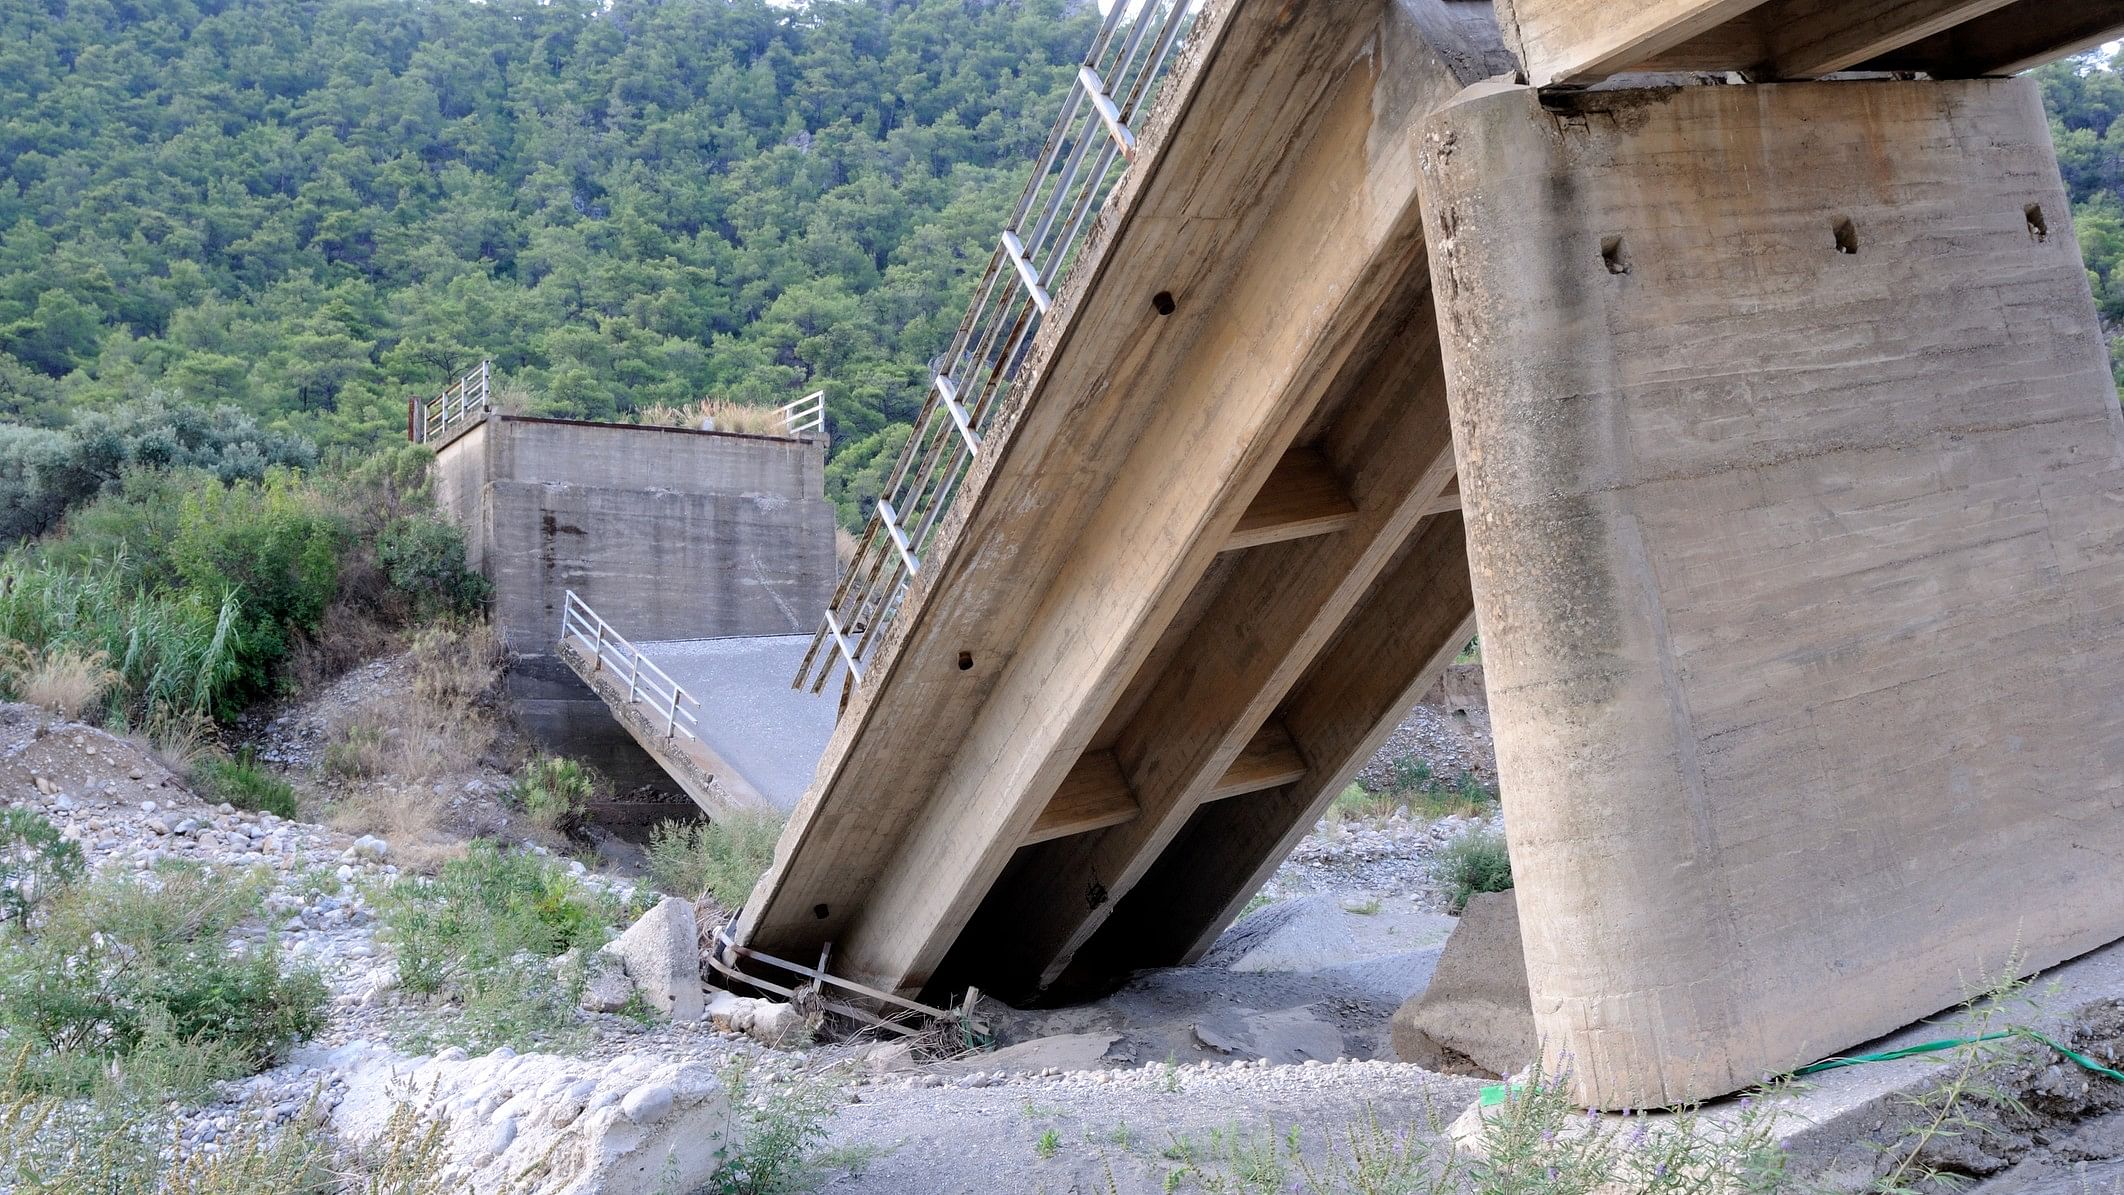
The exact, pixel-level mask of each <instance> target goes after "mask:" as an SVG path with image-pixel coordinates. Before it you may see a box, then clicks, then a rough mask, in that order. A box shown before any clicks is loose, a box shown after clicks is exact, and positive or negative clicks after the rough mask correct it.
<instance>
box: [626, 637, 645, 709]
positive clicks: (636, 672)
mask: <svg viewBox="0 0 2124 1195" xmlns="http://www.w3.org/2000/svg"><path fill="white" fill-rule="evenodd" d="M641 681H642V649H641V648H639V647H637V648H635V649H634V664H633V666H631V667H629V668H628V669H627V704H628V705H633V704H634V703H635V700H636V698H635V694H636V693H637V692H638V691H639V689H640V685H641Z"/></svg>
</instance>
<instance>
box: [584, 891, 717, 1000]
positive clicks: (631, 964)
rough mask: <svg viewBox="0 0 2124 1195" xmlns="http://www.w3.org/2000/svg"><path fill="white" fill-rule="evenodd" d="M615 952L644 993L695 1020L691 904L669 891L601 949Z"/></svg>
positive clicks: (697, 970)
mask: <svg viewBox="0 0 2124 1195" xmlns="http://www.w3.org/2000/svg"><path fill="white" fill-rule="evenodd" d="M604 949H605V950H607V951H610V952H611V953H612V954H614V955H615V956H617V957H618V958H619V960H620V963H621V964H622V965H623V966H624V967H625V968H626V971H627V977H628V978H629V979H632V980H633V981H634V984H635V986H636V987H637V988H639V989H641V993H642V997H643V998H644V999H646V1000H647V1001H648V1002H649V1003H650V1005H651V1006H652V1007H654V1008H657V1009H659V1010H661V1011H662V1012H664V1013H667V1014H669V1015H670V1017H671V1019H672V1020H674V1021H697V1020H699V1019H700V1017H701V1013H702V1011H704V1009H705V1008H706V1007H707V1002H706V1000H705V999H704V998H703V996H702V994H701V957H700V939H699V937H698V931H696V929H695V928H694V923H693V906H692V905H691V904H688V903H687V902H685V901H683V900H680V899H678V898H677V897H675V896H667V897H665V898H664V899H662V900H660V901H658V902H657V904H656V907H655V908H652V909H650V910H649V911H648V912H646V913H644V914H642V917H641V920H639V921H636V922H635V923H634V924H633V925H631V926H629V927H628V929H627V932H626V933H624V934H621V935H620V936H619V939H618V940H617V941H614V942H611V943H609V944H607V945H606V946H605V948H604Z"/></svg>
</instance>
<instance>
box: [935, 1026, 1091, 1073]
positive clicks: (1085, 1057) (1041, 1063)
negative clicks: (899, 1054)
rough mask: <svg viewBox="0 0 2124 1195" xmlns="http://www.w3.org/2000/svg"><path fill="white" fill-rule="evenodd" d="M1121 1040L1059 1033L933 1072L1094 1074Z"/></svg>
mask: <svg viewBox="0 0 2124 1195" xmlns="http://www.w3.org/2000/svg"><path fill="white" fill-rule="evenodd" d="M1120 1040H1121V1035H1120V1034H1118V1033H1058V1034H1054V1035H1052V1036H1049V1037H1036V1038H1034V1039H1033V1040H1031V1041H1021V1042H1019V1043H1018V1044H1017V1045H1014V1046H1005V1047H1004V1048H1002V1049H1000V1050H997V1051H996V1052H995V1053H993V1054H979V1055H976V1056H974V1057H973V1058H970V1059H967V1060H966V1061H964V1062H945V1063H940V1064H938V1065H937V1066H936V1067H934V1068H932V1069H934V1070H936V1071H938V1072H939V1073H942V1074H947V1075H949V1074H960V1073H964V1072H966V1071H969V1070H972V1069H975V1068H980V1069H986V1070H999V1071H1017V1072H1026V1071H1038V1070H1044V1069H1045V1068H1047V1067H1051V1066H1052V1067H1059V1068H1061V1069H1063V1070H1066V1071H1081V1070H1092V1069H1094V1068H1096V1067H1098V1066H1099V1065H1100V1064H1101V1063H1103V1062H1106V1061H1107V1060H1108V1059H1107V1051H1109V1050H1111V1049H1113V1048H1114V1045H1115V1043H1117V1042H1119V1041H1120Z"/></svg>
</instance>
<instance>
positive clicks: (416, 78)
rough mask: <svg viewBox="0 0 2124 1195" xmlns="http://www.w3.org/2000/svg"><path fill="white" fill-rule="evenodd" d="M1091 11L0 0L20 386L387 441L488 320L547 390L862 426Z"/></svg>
mask: <svg viewBox="0 0 2124 1195" xmlns="http://www.w3.org/2000/svg"><path fill="white" fill-rule="evenodd" d="M1097 18H1098V12H1097V9H1096V7H1094V6H1092V5H1087V4H1082V3H1073V2H1071V0H1009V2H1005V3H982V4H968V3H964V2H963V0H847V2H843V3H832V4H814V5H810V6H807V7H803V8H800V9H794V10H793V9H791V8H788V7H786V6H779V5H777V4H774V3H771V2H770V0H617V2H614V3H605V2H604V0H561V2H559V3H550V4H528V3H503V4H472V3H464V2H463V0H410V2H409V3H406V4H394V5H382V6H379V5H375V4H371V3H367V2H365V0H321V2H319V3H312V4H298V5H289V4H283V3H278V2H277V0H230V2H228V3H218V4H214V5H206V6H195V5H193V4H190V3H186V2H184V0H144V2H143V3H139V4H131V5H127V6H125V7H124V12H123V15H122V18H121V17H118V16H112V15H111V14H110V13H109V12H107V11H105V10H104V9H101V8H99V7H97V6H95V5H85V6H84V5H42V4H30V5H22V4H17V5H9V6H4V7H0V176H4V177H6V178H7V179H8V180H9V182H10V184H11V185H10V186H9V187H7V188H5V189H4V191H0V415H7V416H12V417H13V418H15V419H17V420H20V421H25V422H31V423H43V424H47V425H54V424H57V423H58V422H60V421H61V420H62V418H63V416H64V415H65V414H66V413H67V412H69V411H71V410H80V409H104V408H107V407H109V406H112V405H114V404H116V403H118V402H120V401H122V400H123V399H125V398H127V397H130V396H133V395H139V394H146V393H149V392H151V391H157V390H159V391H163V392H167V393H169V394H172V395H182V396H184V397H186V398H188V399H190V400H192V401H196V402H207V403H227V404H230V405H233V406H234V407H236V408H238V409H239V410H242V411H244V412H247V413H249V414H251V415H253V416H254V417H257V418H258V419H259V420H260V421H261V422H262V423H263V424H265V425H266V426H268V427H270V428H274V429H276V430H278V429H287V430H291V431H296V432H301V433H303V434H307V435H310V436H313V437H315V438H316V439H317V440H318V441H319V442H320V443H323V444H325V445H327V446H328V447H330V446H342V445H361V446H366V445H369V444H373V443H376V442H378V441H381V440H382V439H385V438H387V437H389V436H391V435H394V434H397V433H398V432H399V431H400V430H401V429H402V428H403V426H404V421H405V403H406V398H407V397H408V396H409V395H410V394H429V393H433V392H435V391H436V390H438V389H439V388H440V387H441V386H442V385H443V384H444V383H445V381H446V380H447V379H448V378H449V377H450V376H451V375H452V374H453V373H455V372H457V371H461V370H463V369H465V368H468V367H470V366H472V365H474V364H476V363H477V362H478V361H479V360H480V358H481V357H482V356H484V355H492V357H493V359H494V365H495V368H496V370H497V371H498V372H499V373H501V374H503V375H506V376H507V378H508V379H509V380H510V381H511V382H512V383H517V384H520V385H521V387H522V388H523V389H524V391H526V392H527V393H530V394H535V395H538V396H539V398H538V399H536V400H534V401H533V403H532V407H533V412H534V413H542V414H571V415H581V416H591V417H603V418H609V417H613V416H616V415H624V414H626V413H628V412H630V411H631V410H633V409H635V408H636V407H638V406H642V405H648V404H651V403H665V404H682V403H685V402H689V401H692V400H695V399H698V398H701V397H705V396H714V397H720V398H725V399H729V400H733V401H737V402H742V403H746V404H749V405H752V406H765V405H778V404H780V403H783V402H787V401H789V400H790V399H793V398H795V397H797V396H798V395H800V394H803V393H805V392H806V391H807V390H808V389H815V388H818V387H820V386H823V387H825V388H826V390H827V417H828V427H829V430H830V431H831V432H832V433H833V438H834V441H835V442H836V443H838V442H842V441H846V442H850V443H854V442H858V441H862V440H864V439H865V438H866V437H869V436H871V435H873V434H874V433H876V432H878V431H879V430H880V429H882V428H884V427H886V426H888V425H890V424H894V423H903V422H905V421H906V420H907V419H909V418H910V417H911V416H912V414H913V413H914V411H915V409H916V408H917V406H918V405H919V403H920V401H921V398H922V394H923V389H924V386H925V384H926V381H927V378H926V375H925V373H924V368H925V364H926V362H927V361H928V360H929V359H930V357H932V356H933V355H934V354H936V353H938V352H940V351H942V350H943V348H944V346H945V345H946V344H947V343H948V342H949V340H950V335H951V331H952V329H953V328H954V327H955V326H956V324H957V322H958V319H959V315H960V313H961V311H962V310H963V307H964V304H965V301H966V297H967V293H966V292H967V290H968V288H969V285H970V276H971V275H977V274H978V273H979V272H980V271H981V269H982V268H983V267H984V265H985V264H986V261H987V258H988V255H989V252H990V251H991V250H992V249H993V247H994V243H995V236H996V233H997V230H998V229H999V228H1000V227H1001V223H1002V219H1003V217H1004V215H1005V214H1006V213H1007V211H1008V209H1009V205H1010V203H1011V201H1012V200H1013V199H1014V198H1015V197H1016V194H1017V192H1018V190H1019V188H1020V186H1021V185H1022V183H1023V181H1024V178H1025V174H1026V171H1027V169H1028V168H1029V166H1030V163H1031V160H1032V158H1033V155H1034V154H1035V153H1036V152H1037V150H1038V148H1039V146H1040V144H1041V143H1042V140H1043V138H1044V136H1045V133H1046V130H1047V126H1048V124H1049V122H1050V121H1051V120H1052V119H1053V118H1054V114H1055V111H1056V109H1057V107H1058V105H1059V101H1060V98H1061V95H1062V92H1063V89H1064V87H1066V86H1067V84H1068V81H1069V79H1070V77H1071V76H1072V75H1073V74H1074V72H1075V65H1076V61H1077V59H1078V57H1079V56H1080V55H1081V54H1082V53H1083V50H1084V48H1085V46H1086V45H1087V44H1088V43H1089V41H1090V37H1091V31H1092V29H1093V27H1094V23H1095V22H1096V20H1097ZM466 47H478V52H477V53H476V54H470V55H468V54H467V53H466ZM4 472H5V470H4V467H0V474H4Z"/></svg>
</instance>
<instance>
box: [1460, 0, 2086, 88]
mask: <svg viewBox="0 0 2124 1195" xmlns="http://www.w3.org/2000/svg"><path fill="white" fill-rule="evenodd" d="M1500 8H1501V10H1502V11H1503V13H1504V14H1505V15H1504V17H1503V20H1504V23H1505V27H1506V29H1507V37H1508V40H1511V41H1512V43H1513V49H1514V50H1515V52H1517V53H1518V54H1519V56H1520V60H1521V62H1522V63H1523V64H1524V66H1525V69H1526V74H1527V78H1528V81H1529V82H1530V83H1532V84H1534V85H1535V86H1538V87H1546V86H1550V85H1554V84H1566V85H1571V84H1586V83H1596V82H1599V81H1600V80H1602V79H1604V78H1607V77H1609V76H1611V75H1617V74H1623V73H1625V72H1631V71H1739V72H1742V73H1744V74H1747V75H1748V76H1749V77H1751V78H1756V79H1763V80H1771V79H1811V78H1817V77H1819V76H1822V75H1826V74H1831V73H1834V72H1836V71H1842V70H1850V69H1853V68H1861V69H1866V70H1884V69H1915V70H1926V69H1930V68H1927V67H1924V66H1916V67H1908V68H1905V67H1887V66H1882V65H1879V64H1880V63H1882V62H1885V61H1889V60H1891V58H1892V57H1893V56H1896V55H1899V54H1901V53H1902V52H1904V51H1905V50H1906V49H1907V48H1909V47H1912V46H1916V45H1921V44H1927V43H1933V45H1934V52H1932V53H1929V54H1918V55H1916V56H1915V58H1916V60H1918V61H1933V62H1941V63H1951V64H1954V65H1955V66H1956V67H1957V68H1958V69H1956V70H1954V71H1953V72H1952V73H1956V74H1962V75H1968V74H1992V73H2003V72H2004V71H2006V70H2009V69H2020V68H2021V67H2022V66H2028V65H2034V64H2036V63H2039V62H2044V61H2048V60H2050V59H2053V58H2059V57H2062V56H2064V55H2066V54H2069V53H2073V52H2075V51H2077V50H2079V49H2084V48H2085V47H2086V46H2087V45H2088V44H2092V43H2090V42H2088V41H2087V40H2085V39H2087V38H2089V37H2093V36H2095V35H2096V32H2097V30H2096V27H2097V26H2099V28H2100V30H2109V29H2114V28H2116V27H2118V26H2119V25H2124V9H2120V6H2119V4H2118V3H2117V0H2019V2H2018V3H2016V2H2015V0H1654V2H1652V3H1635V4H1630V3H1622V2H1619V0H1500ZM2008 14H2017V15H2008ZM1935 39H1945V41H1944V42H1935ZM1946 46H1954V47H1957V49H1955V50H1954V51H1953V52H1952V53H1944V52H1940V51H1942V50H1944V48H1945V47H1946ZM2009 46H2010V47H2012V49H2011V50H2010V51H2007V50H2005V49H2004V48H2005V47H2009ZM1978 60H1981V61H1985V62H1988V63H1990V65H1989V66H1988V67H1986V68H1984V69H1980V70H1972V69H1969V68H1968V65H1967V64H1969V63H1971V62H1973V61H1978ZM2009 63H2011V64H2015V65H2011V66H2009V65H2008V64H2009Z"/></svg>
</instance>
